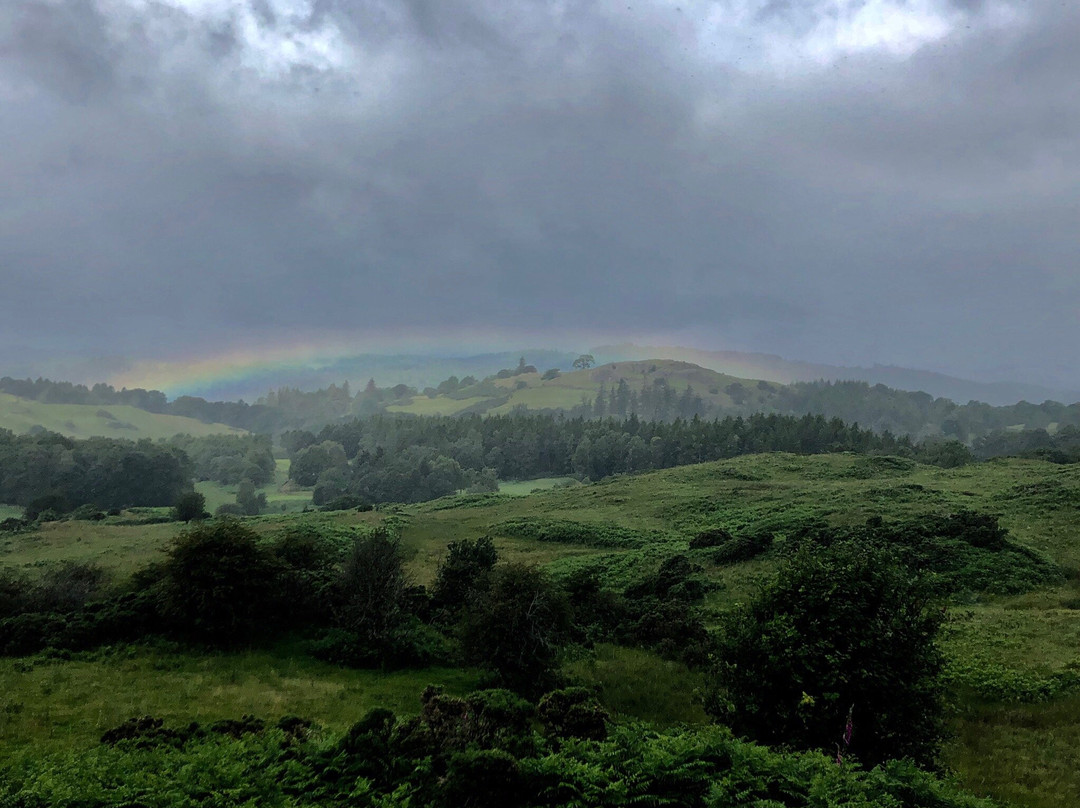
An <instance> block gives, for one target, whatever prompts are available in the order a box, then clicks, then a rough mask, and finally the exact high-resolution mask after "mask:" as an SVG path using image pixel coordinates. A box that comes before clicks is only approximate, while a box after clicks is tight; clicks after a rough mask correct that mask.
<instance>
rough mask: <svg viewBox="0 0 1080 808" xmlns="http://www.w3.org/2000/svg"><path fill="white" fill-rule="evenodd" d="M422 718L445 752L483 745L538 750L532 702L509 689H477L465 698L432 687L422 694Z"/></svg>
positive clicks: (507, 749)
mask: <svg viewBox="0 0 1080 808" xmlns="http://www.w3.org/2000/svg"><path fill="white" fill-rule="evenodd" d="M420 703H421V708H420V719H421V721H422V722H423V723H424V725H425V726H426V727H427V729H428V731H429V732H430V733H431V737H432V739H433V741H434V743H435V745H436V746H437V748H438V749H439V750H440V751H442V752H453V751H460V750H464V749H468V748H470V747H474V748H475V747H480V748H483V749H501V750H503V751H505V752H511V753H513V754H515V755H518V756H523V755H526V754H529V753H531V752H534V751H535V739H534V737H533V733H532V727H531V725H530V720H531V719H532V717H533V715H534V714H535V712H536V711H535V708H534V707H533V705H532V704H530V703H529V702H528V701H525V699H523V698H521V697H520V696H518V695H516V694H515V693H512V692H511V691H509V690H501V689H494V690H477V691H474V692H473V693H470V694H469V695H467V696H465V697H464V698H458V697H456V696H447V695H446V694H444V693H443V692H442V689H441V688H438V687H428V688H426V689H425V690H424V692H423V694H421V697H420Z"/></svg>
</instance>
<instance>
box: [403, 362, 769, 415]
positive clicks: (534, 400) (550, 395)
mask: <svg viewBox="0 0 1080 808" xmlns="http://www.w3.org/2000/svg"><path fill="white" fill-rule="evenodd" d="M621 381H625V382H626V386H627V388H628V390H629V391H632V392H633V393H634V394H635V395H640V394H641V393H642V391H643V390H645V389H646V388H650V387H654V386H655V385H656V384H658V383H659V384H663V385H666V386H667V387H668V388H670V389H671V390H672V391H673V392H674V393H675V394H676V395H681V394H682V393H683V392H684V391H685V390H686V389H687V388H688V387H689V388H691V389H692V390H693V393H694V394H696V395H698V396H701V398H702V400H703V401H704V402H705V403H706V404H707V405H709V406H711V407H715V408H719V409H723V410H730V411H752V410H761V409H767V408H768V407H769V405H770V404H771V403H772V402H773V400H774V399H775V398H776V396H777V395H778V393H779V392H780V390H781V388H782V387H783V385H780V384H775V383H772V382H764V381H761V382H759V381H756V380H747V379H739V378H736V377H734V376H728V375H725V374H723V373H717V372H716V371H714V370H708V369H707V368H703V367H699V366H698V365H693V364H691V363H689V362H679V361H676V360H672V359H650V360H646V361H642V362H615V363H611V364H607V365H601V366H600V367H595V368H590V369H588V370H577V371H573V372H571V373H563V374H560V375H559V376H556V377H555V378H553V379H546V380H545V379H544V378H543V376H542V375H541V374H540V373H522V374H520V375H515V376H511V377H509V378H504V379H498V378H489V379H486V380H484V381H482V382H479V383H477V384H474V385H470V386H468V387H463V388H460V389H458V390H456V391H455V392H453V393H451V394H440V395H436V396H430V397H429V396H425V395H417V396H412V397H411V398H409V399H406V400H404V401H402V402H401V403H398V404H393V405H391V406H389V407H387V408H386V409H387V411H388V412H402V413H410V414H413V415H456V414H457V413H460V412H466V411H468V412H484V413H491V414H493V415H501V414H504V413H508V412H511V411H513V410H515V409H519V408H522V407H523V408H526V409H529V410H573V409H574V408H575V407H580V406H581V405H582V404H588V403H592V402H594V401H595V400H596V398H597V396H599V395H600V393H601V390H603V391H604V395H605V396H607V395H610V394H612V393H614V392H615V391H616V390H617V388H618V386H619V383H620V382H621Z"/></svg>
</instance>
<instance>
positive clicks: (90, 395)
mask: <svg viewBox="0 0 1080 808" xmlns="http://www.w3.org/2000/svg"><path fill="white" fill-rule="evenodd" d="M0 393H8V394H10V395H13V396H19V398H28V399H32V400H33V401H40V402H42V403H44V404H93V405H95V406H99V407H100V406H103V405H107V404H128V405H130V406H132V407H138V408H139V409H140V410H146V411H147V412H158V413H161V412H166V411H167V408H168V400H167V399H166V397H165V394H164V393H162V392H161V391H160V390H143V389H142V388H135V389H134V390H128V389H127V388H124V389H122V390H117V389H116V388H114V387H113V386H112V385H109V384H100V383H99V384H95V385H94V386H93V387H87V386H86V385H85V384H72V383H71V382H54V381H50V380H49V379H41V378H38V379H33V380H32V379H13V378H11V377H10V376H4V377H3V378H0Z"/></svg>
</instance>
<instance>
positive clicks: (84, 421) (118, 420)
mask: <svg viewBox="0 0 1080 808" xmlns="http://www.w3.org/2000/svg"><path fill="white" fill-rule="evenodd" d="M34 427H42V428H44V429H47V430H49V431H50V432H58V433H60V434H61V435H66V436H68V437H69V438H92V437H107V438H126V439H129V440H138V439H140V438H151V439H154V440H156V439H158V438H171V437H172V436H173V435H179V434H188V435H193V436H196V437H201V436H204V435H243V434H245V431H244V430H242V429H237V428H236V427H231V426H225V425H224V424H204V423H203V422H202V421H197V420H195V419H194V418H185V417H184V416H181V415H162V414H159V413H152V412H147V411H146V410H140V409H138V408H137V407H132V406H130V405H126V404H110V405H106V406H102V407H98V406H94V405H93V404H46V403H43V402H40V401H33V400H31V399H27V398H19V397H17V396H12V395H8V394H7V393H0V429H10V430H11V431H12V432H15V433H16V434H24V433H26V432H29V431H30V430H31V429H33V428H34Z"/></svg>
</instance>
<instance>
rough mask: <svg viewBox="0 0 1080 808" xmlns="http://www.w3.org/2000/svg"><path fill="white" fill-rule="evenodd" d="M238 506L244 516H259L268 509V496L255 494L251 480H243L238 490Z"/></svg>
mask: <svg viewBox="0 0 1080 808" xmlns="http://www.w3.org/2000/svg"><path fill="white" fill-rule="evenodd" d="M236 504H237V505H238V506H239V508H240V510H241V512H242V513H243V514H244V516H258V515H259V514H260V513H262V511H263V509H264V508H266V494H264V493H261V492H260V493H255V483H253V482H252V481H251V480H241V481H240V485H239V486H237V488H236Z"/></svg>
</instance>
